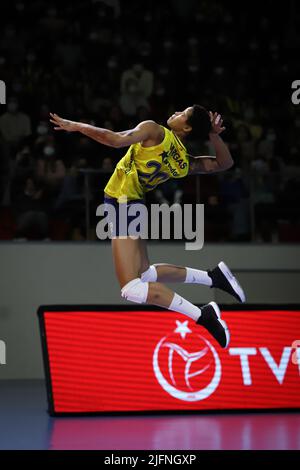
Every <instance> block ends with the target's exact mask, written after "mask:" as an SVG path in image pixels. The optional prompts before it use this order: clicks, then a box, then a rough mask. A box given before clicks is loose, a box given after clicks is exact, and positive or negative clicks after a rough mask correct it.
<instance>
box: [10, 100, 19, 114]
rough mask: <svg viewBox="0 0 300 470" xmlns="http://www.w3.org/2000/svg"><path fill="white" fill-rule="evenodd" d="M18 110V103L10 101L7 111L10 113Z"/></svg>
mask: <svg viewBox="0 0 300 470" xmlns="http://www.w3.org/2000/svg"><path fill="white" fill-rule="evenodd" d="M17 110H18V103H15V102H12V103H8V105H7V111H8V112H9V113H15V112H16V111H17Z"/></svg>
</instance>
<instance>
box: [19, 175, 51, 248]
mask: <svg viewBox="0 0 300 470" xmlns="http://www.w3.org/2000/svg"><path fill="white" fill-rule="evenodd" d="M14 208H15V212H16V223H17V233H16V238H26V239H34V240H42V239H44V238H46V236H47V233H48V216H47V214H46V211H45V206H44V203H43V189H41V188H40V187H38V186H37V184H36V182H35V180H34V179H33V178H32V177H28V178H26V180H25V182H24V183H23V187H22V191H21V192H20V193H19V194H17V195H16V196H15V200H14Z"/></svg>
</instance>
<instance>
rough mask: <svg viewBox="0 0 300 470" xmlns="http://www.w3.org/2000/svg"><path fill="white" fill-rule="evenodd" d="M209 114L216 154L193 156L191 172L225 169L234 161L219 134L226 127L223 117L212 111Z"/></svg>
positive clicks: (209, 171) (210, 135)
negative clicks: (213, 155)
mask: <svg viewBox="0 0 300 470" xmlns="http://www.w3.org/2000/svg"><path fill="white" fill-rule="evenodd" d="M209 114H210V118H211V123H212V130H211V132H210V134H209V139H210V141H211V143H212V144H213V146H214V149H215V152H216V156H215V157H212V156H206V155H202V156H199V157H191V158H190V167H189V174H197V173H216V172H219V171H225V170H228V169H229V168H230V167H232V165H233V163H234V162H233V159H232V156H231V154H230V151H229V149H228V147H227V145H226V144H225V142H223V140H222V138H221V137H220V136H219V134H220V133H221V132H223V131H224V130H225V127H223V119H222V118H221V116H220V114H218V113H212V112H210V113H209Z"/></svg>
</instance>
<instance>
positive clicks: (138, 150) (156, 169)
mask: <svg viewBox="0 0 300 470" xmlns="http://www.w3.org/2000/svg"><path fill="white" fill-rule="evenodd" d="M50 115H51V119H50V120H51V122H52V123H53V124H54V125H55V127H54V129H56V130H65V131H78V132H81V133H82V134H84V135H86V136H88V137H90V138H92V139H94V140H96V141H97V142H99V143H101V144H104V145H108V146H110V147H116V148H119V147H129V149H128V150H127V152H126V154H125V156H124V157H123V158H122V159H121V160H120V161H119V162H118V163H117V165H116V168H115V170H114V173H113V174H112V176H111V178H110V179H109V181H108V183H107V185H106V187H105V189H104V201H105V203H106V204H107V205H108V204H111V205H113V206H114V207H115V209H116V212H117V215H118V214H119V210H118V209H119V208H120V205H121V204H122V200H123V201H124V200H127V203H126V207H127V210H128V208H129V207H130V206H131V205H132V204H135V203H136V202H139V203H142V204H143V203H144V202H145V200H144V195H145V192H147V191H150V190H152V189H154V188H155V187H156V186H157V185H158V184H160V183H163V182H164V181H166V180H167V179H169V178H182V177H185V176H187V175H189V174H197V173H215V172H219V171H224V170H227V169H228V168H230V167H231V166H232V164H233V160H232V157H231V155H230V152H229V150H228V148H227V146H226V144H225V143H224V142H223V140H222V138H221V137H220V136H219V134H220V133H221V132H222V131H223V130H224V129H225V128H224V127H223V120H222V118H221V116H220V115H219V114H217V113H212V112H208V111H207V110H206V109H205V108H203V107H202V106H199V105H193V106H190V107H188V108H186V109H185V110H184V111H181V112H176V113H175V114H173V115H172V116H170V118H169V119H168V121H167V124H168V127H169V128H167V127H164V126H161V125H159V124H157V123H156V122H154V121H144V122H141V123H140V124H138V125H137V126H136V127H135V128H134V129H132V130H128V131H122V132H113V131H111V130H108V129H102V128H99V127H94V126H91V125H89V124H84V123H81V122H75V121H69V120H66V119H62V118H61V117H59V116H58V115H57V114H52V113H51V114H50ZM192 134H194V135H198V136H199V137H206V136H208V135H209V139H210V141H211V143H212V145H213V146H214V149H215V153H216V156H215V157H212V156H201V157H200V156H199V157H192V156H191V155H188V153H187V150H186V148H185V146H184V144H183V142H184V140H185V139H187V138H188V137H189V136H191V135H192ZM123 204H124V202H123ZM133 218H134V217H132V216H130V215H128V218H127V220H128V225H129V224H130V222H131V220H133ZM112 235H113V236H112V252H113V260H114V264H115V270H116V274H117V278H118V280H119V283H120V287H121V295H122V297H124V298H126V299H127V300H130V301H132V302H136V303H140V304H143V303H147V304H154V305H158V306H160V307H163V308H166V309H169V310H172V311H175V312H180V313H182V314H184V315H186V316H188V317H190V318H192V319H193V320H194V321H195V322H196V323H197V324H198V325H202V326H203V327H205V328H206V329H207V330H208V331H209V332H210V334H211V335H212V336H213V337H214V338H215V339H216V340H217V341H218V343H219V344H220V346H221V347H223V348H226V347H227V346H228V344H229V341H230V333H229V330H228V328H227V325H226V323H225V321H223V320H221V313H220V309H219V307H218V305H217V304H216V303H215V302H210V303H209V304H207V305H204V306H202V307H201V308H199V307H197V306H196V305H194V304H192V303H191V302H189V301H188V300H186V299H185V298H183V297H181V296H180V295H178V294H176V293H175V292H173V291H172V290H170V289H169V288H168V287H167V286H165V285H164V284H163V283H164V282H180V283H193V284H204V285H206V286H209V287H216V288H219V289H222V290H223V291H225V292H227V293H229V294H231V295H233V296H234V297H235V298H236V299H237V300H238V301H240V302H245V294H244V291H243V289H242V287H241V286H240V285H239V283H238V281H237V280H236V278H235V277H234V276H233V274H232V272H231V271H230V269H229V268H228V267H227V266H226V264H225V263H224V262H223V261H221V262H220V263H219V264H218V266H217V267H215V268H214V269H212V270H209V271H204V270H200V269H195V268H190V267H183V266H175V265H172V264H163V263H159V264H152V265H150V262H149V258H148V254H147V246H146V241H145V239H143V238H142V237H131V236H127V232H126V234H124V233H121V232H120V224H119V220H118V217H117V219H116V223H115V225H114V226H113V227H112ZM124 235H126V236H124Z"/></svg>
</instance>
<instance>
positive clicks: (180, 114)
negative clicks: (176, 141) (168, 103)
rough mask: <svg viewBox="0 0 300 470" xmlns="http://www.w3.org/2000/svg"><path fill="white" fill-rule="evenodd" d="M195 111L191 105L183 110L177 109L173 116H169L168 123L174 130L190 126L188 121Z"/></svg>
mask: <svg viewBox="0 0 300 470" xmlns="http://www.w3.org/2000/svg"><path fill="white" fill-rule="evenodd" d="M192 112H193V107H192V106H190V107H188V108H186V109H184V110H183V111H176V112H175V113H174V114H172V116H170V117H169V119H168V121H167V124H168V126H169V127H170V129H172V130H176V131H182V130H185V128H187V127H190V126H189V125H188V123H187V121H188V119H189V117H190V116H191V114H192Z"/></svg>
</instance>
